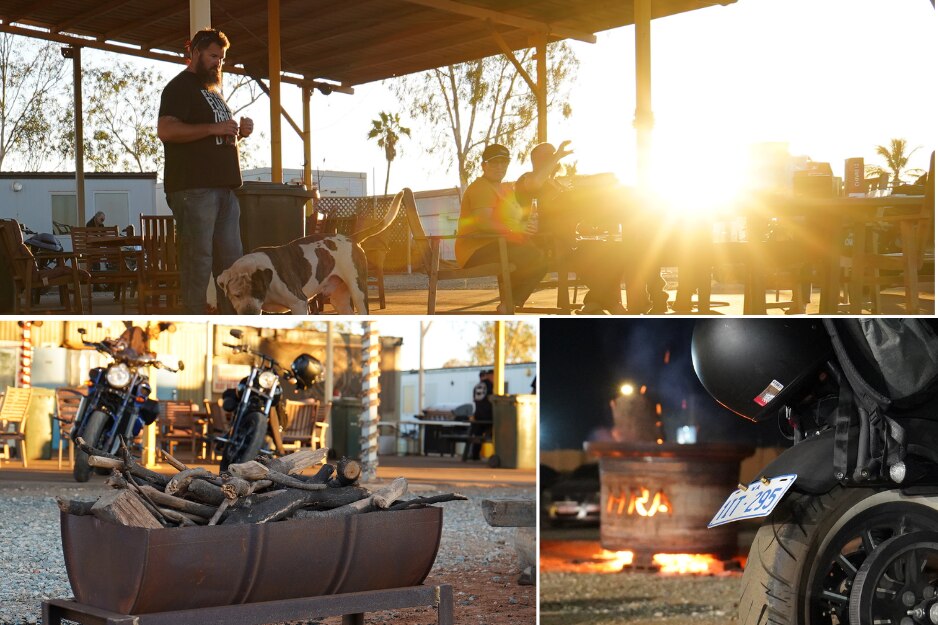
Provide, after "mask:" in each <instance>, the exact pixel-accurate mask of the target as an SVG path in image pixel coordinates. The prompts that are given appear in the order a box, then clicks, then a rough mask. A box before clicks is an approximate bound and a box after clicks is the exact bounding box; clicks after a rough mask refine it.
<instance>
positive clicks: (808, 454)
mask: <svg viewBox="0 0 938 625" xmlns="http://www.w3.org/2000/svg"><path fill="white" fill-rule="evenodd" d="M900 423H901V424H902V426H903V427H904V428H905V429H906V441H908V442H909V449H908V453H909V454H915V452H916V451H917V447H916V442H917V441H923V440H936V439H938V422H936V421H934V420H932V419H905V420H902V421H901V422H900ZM858 438H859V427H858V426H853V427H851V428H850V439H849V440H850V451H849V457H851V458H856V455H857V439H858ZM833 457H834V430H833V429H829V430H825V431H824V432H821V433H820V434H818V435H817V436H813V437H811V438H809V439H806V440H804V441H802V442H800V443H798V444H797V445H795V446H794V447H791V448H790V449H787V450H785V451H784V452H782V454H781V455H780V456H779V457H777V458H776V459H775V460H773V461H772V462H770V463H769V464H768V465H766V466H765V468H763V469H762V472H761V473H760V475H764V476H766V477H776V476H779V475H790V474H795V475H797V476H798V478H797V479H796V480H795V485H794V488H795V489H797V490H798V491H801V492H805V493H808V494H810V495H820V494H821V493H826V492H828V491H830V490H831V489H832V488H834V486H836V485H837V483H838V482H837V478H835V477H834V462H833Z"/></svg>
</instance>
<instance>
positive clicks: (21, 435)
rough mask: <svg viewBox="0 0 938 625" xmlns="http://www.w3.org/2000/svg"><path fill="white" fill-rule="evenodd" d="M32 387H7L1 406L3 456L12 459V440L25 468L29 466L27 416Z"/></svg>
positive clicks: (1, 446)
mask: <svg viewBox="0 0 938 625" xmlns="http://www.w3.org/2000/svg"><path fill="white" fill-rule="evenodd" d="M31 397H32V389H29V388H16V387H12V386H11V387H7V390H6V393H5V394H4V396H3V405H2V406H0V440H2V444H0V449H2V450H3V457H4V458H6V459H7V460H9V459H10V442H13V443H14V445H16V447H17V449H18V453H19V458H20V461H21V462H22V463H23V468H24V469H26V468H28V463H27V458H26V418H27V416H28V412H27V411H28V409H29V400H30V399H31Z"/></svg>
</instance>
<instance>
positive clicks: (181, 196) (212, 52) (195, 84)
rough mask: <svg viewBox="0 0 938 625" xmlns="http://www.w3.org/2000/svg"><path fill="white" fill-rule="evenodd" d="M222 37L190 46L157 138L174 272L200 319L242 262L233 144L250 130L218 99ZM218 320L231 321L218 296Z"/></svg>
mask: <svg viewBox="0 0 938 625" xmlns="http://www.w3.org/2000/svg"><path fill="white" fill-rule="evenodd" d="M228 45H229V44H228V38H227V37H225V35H224V33H222V32H220V31H218V30H215V29H210V28H206V29H203V30H200V31H199V32H197V33H196V34H195V35H194V36H193V37H192V41H191V42H190V43H189V45H188V49H189V54H190V59H189V65H188V67H187V68H186V69H185V70H183V71H182V72H180V73H179V74H178V75H177V76H176V77H175V78H173V79H172V80H171V81H169V84H167V85H166V88H165V89H163V95H162V97H161V99H160V112H159V120H158V125H157V134H158V135H159V138H160V140H161V141H162V142H163V149H164V150H165V154H166V162H165V169H164V176H163V178H164V184H165V190H166V201H167V203H168V204H169V207H170V209H172V211H173V215H174V216H175V218H176V230H177V236H178V240H179V271H180V282H181V287H182V301H183V307H184V311H183V312H185V313H186V314H196V315H199V314H204V313H205V312H206V300H207V298H206V289H207V287H208V281H209V279H210V277H211V276H212V274H214V275H216V276H218V275H219V274H221V272H222V271H224V270H225V269H227V268H228V266H229V265H231V264H232V263H233V262H234V261H236V260H237V259H238V258H240V257H241V256H242V254H243V252H242V249H241V228H240V225H239V221H240V217H241V209H240V206H239V205H238V198H237V196H236V195H235V193H234V190H235V189H237V188H239V187H240V186H241V166H240V162H239V157H238V141H239V140H240V139H243V138H245V137H248V136H250V135H251V133H252V132H253V131H254V122H253V121H252V120H251V119H250V118H247V117H242V118H241V120H240V123H239V122H237V121H235V120H234V119H232V115H231V109H229V108H228V105H227V104H226V103H225V100H224V98H222V96H221V93H220V92H219V88H220V87H221V76H222V65H223V64H224V62H225V52H226V51H227V49H228ZM216 293H217V295H218V307H219V310H218V312H221V313H233V312H234V311H233V310H232V309H231V305H230V304H229V303H228V300H227V299H226V298H225V296H224V293H222V292H221V290H220V289H218V287H217V285H216Z"/></svg>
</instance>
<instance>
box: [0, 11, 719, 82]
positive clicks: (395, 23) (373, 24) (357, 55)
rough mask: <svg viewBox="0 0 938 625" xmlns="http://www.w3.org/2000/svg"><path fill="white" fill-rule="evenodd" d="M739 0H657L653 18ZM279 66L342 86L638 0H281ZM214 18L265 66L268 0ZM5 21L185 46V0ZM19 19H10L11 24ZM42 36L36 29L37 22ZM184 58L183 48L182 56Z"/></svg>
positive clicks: (568, 26) (141, 51)
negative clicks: (495, 36) (280, 63)
mask: <svg viewBox="0 0 938 625" xmlns="http://www.w3.org/2000/svg"><path fill="white" fill-rule="evenodd" d="M733 2H735V0H655V1H654V2H652V16H653V18H658V17H664V16H667V15H673V14H676V13H683V12H686V11H692V10H695V9H700V8H704V7H708V6H712V5H725V4H731V3H733ZM280 7H281V8H280V17H281V19H280V23H281V57H282V70H283V71H284V72H287V73H289V74H293V75H295V76H297V77H301V78H302V79H304V80H310V81H311V80H320V79H325V80H330V81H335V82H337V83H339V84H341V85H342V86H346V87H351V86H354V85H358V84H363V83H368V82H372V81H376V80H382V79H385V78H390V77H393V76H399V75H403V74H409V73H413V72H417V71H422V70H426V69H430V68H434V67H441V66H445V65H450V64H455V63H460V62H464V61H469V60H473V59H478V58H483V57H487V56H492V55H494V54H499V53H500V52H501V50H500V48H499V47H498V44H497V43H496V41H495V40H494V39H493V37H492V35H491V33H492V31H493V30H494V31H496V32H497V33H498V34H499V35H500V36H501V37H502V38H503V39H504V40H505V41H506V42H507V43H508V45H509V46H510V47H511V48H512V49H521V48H526V47H530V46H531V35H532V34H533V33H536V32H538V31H540V32H544V33H547V34H548V40H549V41H553V40H557V39H561V38H564V37H567V36H574V37H586V38H588V37H589V36H590V35H592V34H594V33H597V32H600V31H604V30H609V29H612V28H617V27H620V26H626V25H629V24H632V23H633V2H632V0H575V1H571V0H537V1H534V0H460V1H459V2H456V1H454V0H355V1H352V2H349V1H347V0H346V1H336V0H281V2H280ZM212 17H213V22H214V23H213V26H214V27H216V28H219V29H220V30H222V31H223V32H225V33H226V34H227V35H228V37H229V39H230V40H231V44H232V45H231V49H230V50H229V52H228V63H229V65H237V64H241V65H243V66H245V67H246V68H248V69H250V70H251V72H252V73H253V74H254V75H257V76H261V77H266V75H267V51H268V45H267V1H266V0H263V1H260V0H252V1H247V0H213V1H212ZM0 19H2V21H3V23H2V25H0V30H7V31H8V32H22V30H24V29H21V28H18V26H17V25H23V26H28V27H34V28H39V29H44V30H45V31H46V33H45V34H42V36H45V37H47V38H50V39H53V40H61V41H74V40H75V38H74V37H71V36H74V35H77V36H81V37H88V38H90V39H88V40H86V41H85V42H84V45H88V46H90V47H104V48H108V47H109V46H110V49H119V48H118V47H117V46H118V45H123V46H127V45H130V46H136V47H138V50H127V52H128V53H130V54H137V55H140V56H150V57H160V58H166V59H167V60H169V59H171V58H173V57H172V56H168V55H166V54H162V57H161V51H165V52H168V53H170V55H172V54H175V55H182V54H183V51H184V43H185V40H186V39H187V38H188V30H189V1H188V0H125V1H114V0H111V1H104V0H42V1H38V2H25V3H24V2H22V1H17V0H0ZM11 23H12V25H11ZM34 34H35V35H36V36H40V33H39V32H35V31H34ZM176 58H177V59H179V58H181V57H176Z"/></svg>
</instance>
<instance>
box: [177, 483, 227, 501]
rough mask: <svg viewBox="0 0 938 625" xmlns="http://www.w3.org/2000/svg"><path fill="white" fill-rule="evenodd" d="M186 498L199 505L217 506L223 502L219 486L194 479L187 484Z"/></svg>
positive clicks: (223, 494)
mask: <svg viewBox="0 0 938 625" xmlns="http://www.w3.org/2000/svg"><path fill="white" fill-rule="evenodd" d="M186 497H187V498H189V499H192V500H193V501H198V502H199V503H204V504H208V505H210V506H219V505H221V502H223V501H224V500H225V493H223V492H222V491H221V486H215V485H214V484H212V483H211V482H209V481H208V480H203V479H199V478H196V479H194V480H192V481H191V482H189V488H187V489H186Z"/></svg>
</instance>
